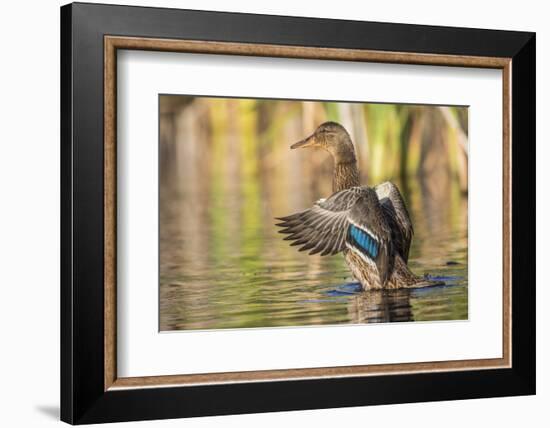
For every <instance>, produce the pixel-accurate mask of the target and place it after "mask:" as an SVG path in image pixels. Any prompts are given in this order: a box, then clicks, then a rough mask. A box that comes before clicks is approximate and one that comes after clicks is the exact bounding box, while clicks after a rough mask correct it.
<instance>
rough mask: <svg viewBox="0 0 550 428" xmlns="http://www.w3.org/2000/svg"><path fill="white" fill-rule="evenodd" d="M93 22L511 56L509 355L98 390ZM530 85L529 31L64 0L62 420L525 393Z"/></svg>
mask: <svg viewBox="0 0 550 428" xmlns="http://www.w3.org/2000/svg"><path fill="white" fill-rule="evenodd" d="M105 35H118V36H136V37H154V38H166V39H187V40H207V41H227V42H240V43H262V44H273V45H292V46H315V47H329V48H348V49H368V50H374V51H397V52H413V53H426V54H447V55H469V56H491V57H508V58H512V92H511V108H512V126H511V129H512V136H511V139H512V171H513V176H512V207H513V210H512V242H513V247H512V299H511V301H512V367H511V368H506V369H494V370H467V371H452V372H431V373H416V374H399V375H391V376H387V375H386V376H384V375H381V376H365V377H349V378H323V379H307V380H293V381H269V382H253V383H234V384H219V385H202V386H185V387H163V388H141V389H128V390H114V391H110V390H107V391H105V390H104V317H103V310H104V295H103V280H104V257H103V250H104V245H103V244H104V242H103V239H104V238H103V237H104V222H103V219H104V187H103V186H104V182H103V177H104V175H103V172H104V171H103V169H104V151H103V137H104V129H103V120H104V116H103V113H104V99H103V88H104V86H103V85H104V74H103V72H104V68H103V59H104V36H105ZM535 98H536V91H535V34H534V33H528V32H512V31H495V30H482V29H466V28H449V27H435V26H420V25H408V24H390V23H375V22H358V21H343V20H328V19H312V18H298V17H285V16H268V15H251V14H240V13H221V12H207V11H191V10H178V9H161V8H145V7H128V6H112V5H100V4H85V3H74V4H69V5H66V6H63V7H62V8H61V419H62V420H63V421H65V422H68V423H71V424H85V423H98V422H115V421H131V420H144V419H164V418H179V417H190V416H204V415H224V414H237V413H257V412H270V411H283V410H301V409H316V408H329V407H347V406H364V405H374V404H390V403H405V402H419V401H439V400H458V399H470V398H482V397H499V396H512V395H529V394H534V393H535V335H536V330H535ZM489 162H490V161H489ZM489 167H490V164H489Z"/></svg>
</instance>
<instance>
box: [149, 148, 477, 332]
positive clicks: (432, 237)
mask: <svg viewBox="0 0 550 428" xmlns="http://www.w3.org/2000/svg"><path fill="white" fill-rule="evenodd" d="M165 158H166V159H171V157H169V156H165ZM182 163H185V159H184V160H180V161H178V162H176V161H166V163H165V164H163V165H161V177H160V180H161V192H160V237H161V239H160V302H159V303H160V330H161V331H168V330H191V329H227V328H253V327H280V326H305V325H326V324H348V323H380V322H404V321H437V320H464V319H467V318H468V282H467V276H468V265H467V261H468V247H467V197H466V196H464V195H462V194H461V193H460V191H459V190H458V189H455V188H453V187H452V185H451V184H449V183H445V182H443V183H442V182H439V181H438V180H429V181H426V180H422V179H411V180H408V182H407V183H406V186H405V185H403V184H399V183H398V184H399V185H400V188H401V189H402V192H403V193H404V194H405V198H406V200H407V205H408V207H409V211H410V213H411V217H412V219H413V224H414V228H415V235H414V238H413V243H412V248H411V254H410V260H409V265H410V267H411V269H412V271H413V272H415V273H416V274H417V275H424V274H427V275H430V276H432V277H436V278H437V279H441V280H443V281H444V282H445V284H446V285H444V286H438V287H432V288H425V289H415V290H394V291H370V292H362V291H361V290H360V288H359V286H358V284H357V283H354V280H353V278H352V277H351V275H350V272H349V271H348V269H347V266H346V264H345V262H344V260H343V256H342V255H336V256H326V257H320V256H318V255H316V256H309V255H307V254H304V253H300V252H298V251H297V250H296V249H295V248H294V247H289V245H288V242H286V241H283V240H282V237H283V235H280V234H278V233H277V228H276V227H275V226H274V223H275V220H274V217H277V216H282V215H287V214H290V213H292V212H295V211H298V210H300V209H304V208H307V207H308V206H309V205H310V204H311V202H312V201H315V200H316V199H317V198H319V197H323V196H327V194H326V192H327V191H328V190H327V186H330V175H329V178H328V179H327V180H325V181H326V183H325V184H323V186H310V185H309V184H308V183H290V184H288V183H287V184H286V187H285V185H282V184H281V182H280V181H278V180H277V178H276V177H274V176H271V175H267V176H259V177H257V178H255V179H246V180H243V179H242V176H241V177H240V179H238V180H233V182H232V181H231V180H228V179H227V177H226V176H224V175H219V174H218V173H217V172H216V171H212V170H211V171H205V170H201V169H200V168H199V167H197V166H194V167H190V168H191V169H186V168H182V165H181V164H182ZM193 168H194V169H193ZM200 174H206V175H207V176H208V177H209V178H208V180H198V181H197V180H196V178H197V177H198V176H199V175H200ZM217 175H219V176H217ZM306 184H307V185H306ZM302 187H305V188H307V189H309V190H308V191H298V190H295V191H293V189H294V188H296V189H298V188H302Z"/></svg>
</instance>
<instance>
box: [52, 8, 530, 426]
mask: <svg viewBox="0 0 550 428" xmlns="http://www.w3.org/2000/svg"><path fill="white" fill-rule="evenodd" d="M61 73H62V75H61V83H62V85H61V87H62V90H61V101H62V103H61V104H62V112H61V128H62V139H61V156H62V162H61V164H62V171H61V175H62V177H61V191H62V207H61V212H62V235H61V243H62V265H61V269H62V283H61V339H62V343H61V357H62V361H61V368H62V370H61V374H62V376H61V390H62V396H61V403H62V404H61V410H62V415H61V417H62V420H64V421H66V422H69V423H72V424H83V423H97V422H115V421H129V420H143V419H160V418H176V417H188V416H200V415H221V414H230V413H249V412H268V411H280V410H296V409H313V408H326V407H343V406H361V405H371V404H387V403H404V402H416V401H434V400H451V399H464V398H477V397H494V396H505V395H526V394H534V393H535V280H534V277H535V258H534V255H535V222H534V217H535V214H534V213H535V210H534V207H535V194H534V189H535V184H534V183H535V171H534V168H535V162H534V159H535V35H534V34H533V33H525V32H509V31H495V30H480V29H465V28H446V27H428V26H417V25H406V24H390V23H372V22H358V21H340V20H326V19H313V18H297V17H283V16H266V15H249V14H233V13H219V12H205V11H191V10H176V9H156V8H141V7H127V6H107V5H92V4H78V3H76V4H70V5H67V6H64V7H62V8H61Z"/></svg>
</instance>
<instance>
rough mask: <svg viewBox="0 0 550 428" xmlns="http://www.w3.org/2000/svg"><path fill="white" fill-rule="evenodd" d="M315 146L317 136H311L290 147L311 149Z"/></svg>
mask: <svg viewBox="0 0 550 428" xmlns="http://www.w3.org/2000/svg"><path fill="white" fill-rule="evenodd" d="M314 145H315V134H312V135H310V136H309V137H307V138H305V139H303V140H301V141H298V142H297V143H294V144H293V145H292V146H290V148H291V149H302V148H304V147H311V146H314Z"/></svg>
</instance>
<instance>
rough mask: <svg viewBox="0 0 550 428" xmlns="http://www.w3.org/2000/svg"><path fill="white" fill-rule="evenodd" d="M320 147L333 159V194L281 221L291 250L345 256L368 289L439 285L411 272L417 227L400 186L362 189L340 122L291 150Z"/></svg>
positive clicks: (327, 125)
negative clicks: (411, 250) (295, 248)
mask: <svg viewBox="0 0 550 428" xmlns="http://www.w3.org/2000/svg"><path fill="white" fill-rule="evenodd" d="M300 147H320V148H323V149H324V150H326V151H328V152H329V153H330V154H331V155H332V157H333V159H334V175H333V181H332V190H333V195H332V196H331V197H329V198H328V199H321V200H319V201H317V202H316V203H315V204H314V205H313V207H311V208H309V209H307V210H305V211H301V212H299V213H296V214H293V215H289V216H286V217H280V218H278V220H281V223H278V224H277V226H280V227H282V228H283V229H282V230H281V231H280V232H281V233H284V234H288V235H289V236H287V237H285V240H288V241H293V242H292V243H291V244H290V245H292V246H294V245H297V246H301V248H300V251H306V250H311V251H310V252H309V254H317V253H320V255H322V256H324V255H328V254H331V255H332V254H337V253H339V252H342V253H343V254H344V258H345V260H346V262H347V264H348V266H349V268H350V270H351V272H352V273H353V275H354V277H355V278H356V279H357V280H358V281H359V282H360V283H361V285H362V287H363V289H364V290H368V289H382V288H384V289H388V288H412V287H425V286H430V285H437V283H436V282H433V281H428V280H426V279H424V278H421V277H418V276H416V275H414V274H413V273H412V272H411V271H410V270H409V268H408V267H407V260H408V257H409V248H410V245H411V239H412V235H413V227H412V223H411V219H410V217H409V213H408V212H407V208H406V206H405V203H404V201H403V198H402V197H401V193H400V192H399V189H398V188H397V186H395V185H394V184H393V183H391V182H389V181H388V182H385V183H382V184H379V185H378V186H376V187H374V188H370V187H367V186H361V185H360V182H359V170H358V168H357V160H356V157H355V149H354V147H353V143H352V141H351V138H350V136H349V134H348V132H347V131H346V130H345V128H344V127H343V126H342V125H340V124H338V123H335V122H326V123H323V124H322V125H320V126H319V127H318V128H317V129H316V130H315V132H314V133H313V134H312V135H310V136H309V137H307V138H305V139H304V140H302V141H299V142H297V143H296V144H293V145H292V146H291V149H297V148H300Z"/></svg>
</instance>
